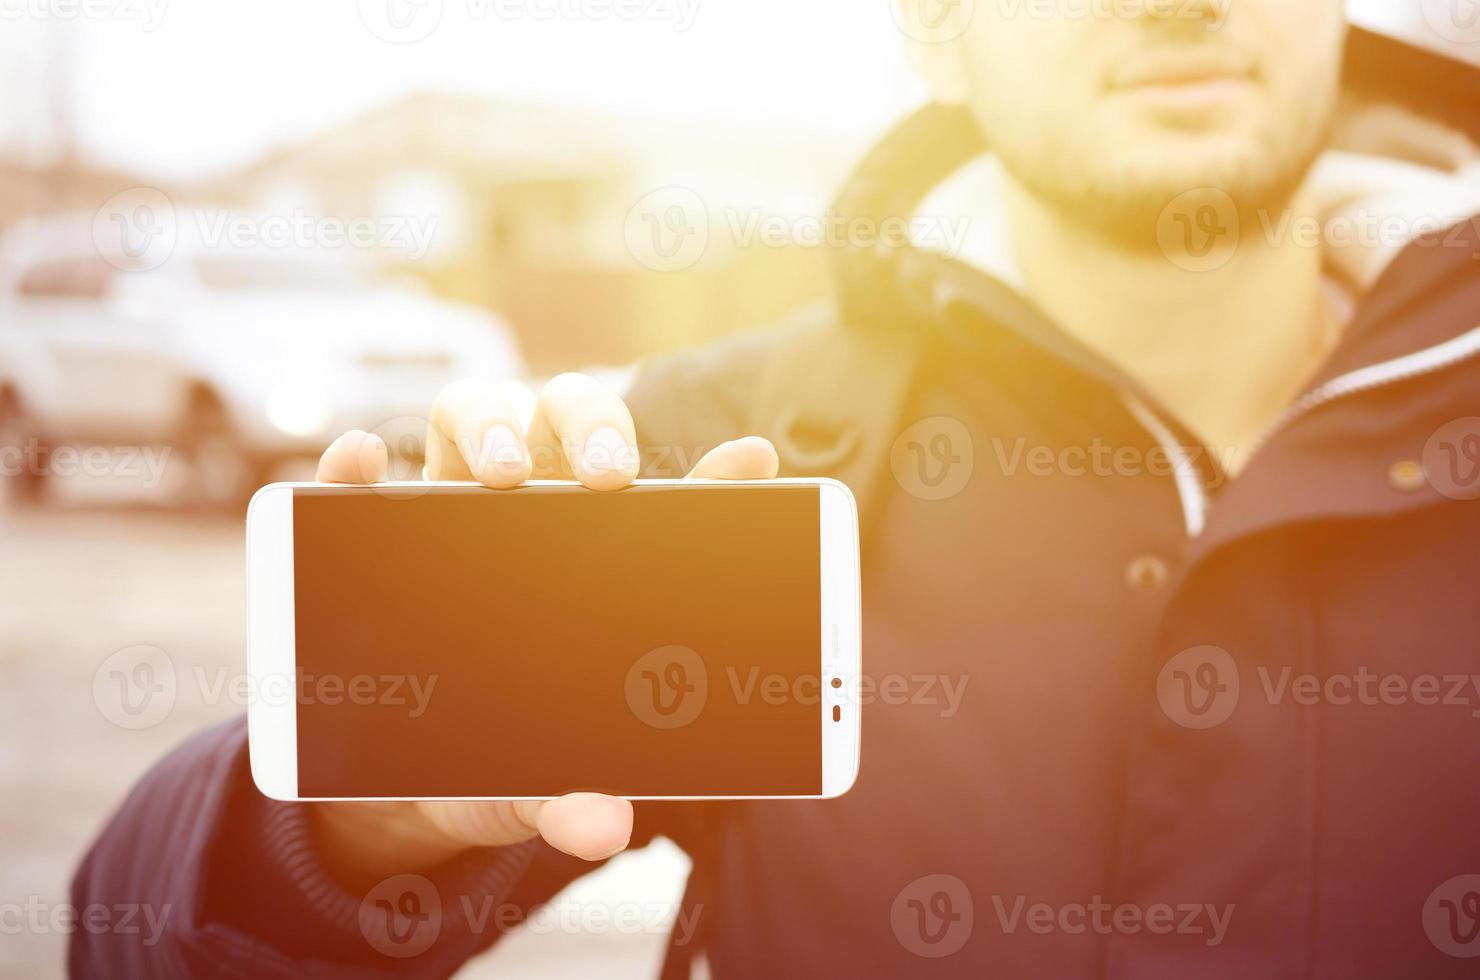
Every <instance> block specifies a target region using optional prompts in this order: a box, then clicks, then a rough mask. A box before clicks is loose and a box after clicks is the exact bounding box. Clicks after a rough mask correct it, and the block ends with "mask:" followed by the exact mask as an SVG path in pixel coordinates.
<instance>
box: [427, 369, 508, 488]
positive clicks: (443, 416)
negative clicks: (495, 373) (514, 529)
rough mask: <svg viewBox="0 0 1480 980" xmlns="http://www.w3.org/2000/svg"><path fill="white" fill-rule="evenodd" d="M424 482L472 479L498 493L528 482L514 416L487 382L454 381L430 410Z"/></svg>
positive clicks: (506, 401) (496, 391) (503, 399)
mask: <svg viewBox="0 0 1480 980" xmlns="http://www.w3.org/2000/svg"><path fill="white" fill-rule="evenodd" d="M426 458H427V462H426V476H427V479H428V480H477V481H478V482H480V483H482V484H484V485H486V486H490V487H498V488H501V489H502V488H508V487H517V486H518V485H519V484H521V483H523V482H524V481H525V480H527V479H529V474H530V460H529V452H528V450H527V449H526V448H525V445H524V433H523V431H522V430H521V428H520V425H519V417H518V415H517V414H516V413H515V411H514V408H513V406H511V405H510V404H509V402H508V400H507V399H506V398H504V396H503V395H502V394H500V393H499V391H498V389H497V388H496V387H495V386H494V385H493V384H491V383H490V382H487V381H474V380H467V381H455V382H453V383H452V384H450V385H448V386H447V387H446V388H443V389H442V392H441V393H440V394H439V395H438V396H437V400H436V401H435V402H434V403H433V405H432V417H431V420H430V424H429V425H428V426H427V448H426Z"/></svg>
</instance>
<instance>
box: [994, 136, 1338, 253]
mask: <svg viewBox="0 0 1480 980" xmlns="http://www.w3.org/2000/svg"><path fill="white" fill-rule="evenodd" d="M1309 163H1310V161H1309V160H1306V159H1304V158H1303V157H1302V158H1300V159H1296V160H1292V159H1290V158H1289V156H1288V155H1286V156H1285V157H1284V158H1283V159H1281V156H1280V155H1279V154H1275V153H1271V152H1270V151H1269V150H1268V148H1267V147H1265V146H1263V145H1262V141H1251V140H1249V139H1247V138H1246V137H1245V138H1236V137H1232V136H1207V135H1204V136H1201V137H1198V138H1195V139H1194V138H1190V137H1185V136H1181V135H1173V136H1168V135H1165V134H1162V135H1160V136H1158V137H1156V138H1148V139H1145V140H1142V141H1140V142H1139V143H1137V144H1135V145H1134V146H1126V145H1121V146H1117V147H1113V148H1112V147H1101V148H1099V150H1098V151H1096V150H1093V149H1085V151H1084V152H1083V153H1082V154H1080V155H1077V159H1076V162H1075V164H1074V165H1073V166H1072V167H1071V168H1070V170H1069V172H1065V171H1060V172H1054V171H1055V170H1057V169H1058V168H1054V167H1047V168H1041V167H1040V168H1037V169H1036V171H1034V170H1032V169H1028V168H1025V171H1024V172H1020V173H1019V174H1018V176H1019V178H1020V179H1021V180H1022V181H1023V183H1025V184H1026V185H1027V186H1028V187H1029V189H1030V190H1031V191H1032V192H1033V193H1034V194H1035V196H1037V197H1039V198H1040V199H1041V200H1044V201H1045V202H1047V203H1049V204H1051V205H1052V206H1054V207H1055V208H1056V209H1057V210H1059V211H1060V212H1061V213H1062V214H1063V215H1064V216H1065V217H1066V218H1068V219H1069V220H1070V221H1073V222H1074V223H1076V224H1080V225H1083V226H1084V227H1085V228H1086V229H1087V230H1091V231H1095V232H1097V233H1099V234H1102V235H1104V236H1106V237H1109V238H1112V239H1114V240H1116V241H1117V242H1119V243H1121V244H1123V245H1125V246H1127V247H1132V248H1151V249H1154V248H1156V247H1157V235H1158V229H1159V227H1160V226H1161V225H1162V224H1163V223H1164V222H1165V219H1166V215H1167V212H1168V210H1169V209H1172V210H1175V209H1178V208H1193V209H1198V208H1206V207H1208V206H1216V207H1217V208H1218V209H1219V211H1225V212H1226V211H1231V212H1233V213H1236V214H1237V216H1238V217H1239V218H1240V219H1254V218H1256V216H1257V215H1258V214H1259V213H1261V212H1267V213H1273V212H1277V211H1278V210H1280V209H1281V208H1284V207H1285V206H1286V205H1287V204H1288V202H1289V200H1290V198H1291V196H1292V195H1293V193H1294V192H1295V190H1296V189H1297V188H1298V187H1299V185H1300V182H1301V180H1302V178H1303V176H1304V173H1305V171H1306V170H1307V168H1308V166H1309ZM1009 167H1010V168H1011V163H1009Z"/></svg>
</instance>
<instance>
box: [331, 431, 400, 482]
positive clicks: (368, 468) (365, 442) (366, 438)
mask: <svg viewBox="0 0 1480 980" xmlns="http://www.w3.org/2000/svg"><path fill="white" fill-rule="evenodd" d="M387 458H388V457H387V453H386V449H385V440H384V439H382V438H380V436H377V435H375V434H374V433H370V432H363V431H361V430H360V429H352V430H350V431H349V432H346V433H345V434H344V435H342V436H340V437H339V438H338V439H335V440H334V441H333V442H331V443H330V444H329V448H328V449H325V450H324V455H322V456H320V457H319V472H318V476H317V477H315V479H317V480H318V481H319V482H320V483H379V482H380V481H381V480H384V479H385V469H386V465H387Z"/></svg>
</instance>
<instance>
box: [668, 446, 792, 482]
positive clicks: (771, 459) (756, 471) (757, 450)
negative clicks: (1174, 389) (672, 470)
mask: <svg viewBox="0 0 1480 980" xmlns="http://www.w3.org/2000/svg"><path fill="white" fill-rule="evenodd" d="M780 469H781V460H780V459H779V458H778V457H777V456H776V447H775V446H773V445H771V441H770V440H769V439H762V438H761V437H760V436H746V437H745V438H743V439H735V440H733V441H731V442H726V443H721V444H720V445H718V446H715V447H714V448H713V449H711V450H709V452H707V453H705V454H704V457H703V458H702V459H700V460H699V462H698V463H696V464H694V468H693V469H692V470H690V471H689V475H688V477H687V478H686V479H690V480H773V479H775V478H776V474H777V472H778V471H780Z"/></svg>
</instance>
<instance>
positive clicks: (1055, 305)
mask: <svg viewBox="0 0 1480 980" xmlns="http://www.w3.org/2000/svg"><path fill="white" fill-rule="evenodd" d="M1005 189H1006V194H1007V198H1008V207H1009V215H1010V223H1011V233H1012V241H1013V249H1014V253H1015V255H1016V258H1017V263H1018V267H1019V271H1020V273H1021V277H1022V283H1023V287H1024V289H1025V291H1026V292H1027V295H1028V296H1029V298H1031V299H1032V300H1033V302H1034V303H1036V304H1037V305H1038V306H1039V307H1040V308H1041V309H1042V310H1043V311H1044V312H1045V313H1047V314H1048V315H1049V316H1050V317H1051V318H1052V319H1053V320H1054V321H1055V322H1056V323H1057V324H1058V325H1059V326H1060V327H1062V328H1063V329H1064V330H1066V331H1068V332H1069V333H1070V334H1071V335H1073V336H1074V337H1075V338H1076V339H1077V340H1078V341H1079V342H1080V343H1082V344H1084V345H1086V346H1087V347H1089V348H1091V349H1092V350H1094V351H1096V352H1098V353H1099V354H1100V355H1101V356H1103V357H1105V358H1106V359H1108V360H1109V361H1111V362H1112V363H1114V364H1115V365H1117V366H1118V367H1119V368H1120V369H1121V370H1123V371H1125V372H1126V373H1128V374H1129V375H1130V376H1132V377H1134V378H1135V379H1136V380H1137V381H1139V382H1140V383H1141V384H1142V385H1143V386H1145V388H1146V389H1147V391H1149V392H1150V393H1151V394H1152V395H1153V396H1154V397H1155V398H1156V399H1157V400H1159V401H1160V403H1161V404H1162V405H1163V406H1164V407H1165V408H1166V409H1167V410H1168V411H1170V412H1172V413H1174V414H1175V415H1176V416H1177V418H1178V420H1179V421H1180V422H1181V423H1182V424H1183V425H1185V426H1186V427H1187V428H1188V429H1189V430H1190V431H1191V432H1193V433H1194V434H1195V435H1196V436H1197V437H1198V438H1199V439H1201V440H1202V441H1203V442H1204V443H1205V444H1206V445H1207V446H1208V447H1209V448H1210V449H1211V450H1212V451H1214V452H1215V453H1217V454H1218V458H1219V459H1220V460H1222V461H1223V462H1224V463H1225V465H1227V466H1228V467H1229V468H1230V469H1231V470H1232V471H1233V472H1237V471H1238V470H1239V469H1241V468H1242V466H1243V464H1244V462H1245V461H1246V459H1247V457H1248V454H1249V453H1250V452H1251V451H1252V450H1253V449H1254V447H1255V445H1256V443H1257V442H1258V440H1259V438H1260V436H1261V434H1262V433H1263V432H1264V431H1265V430H1266V429H1267V428H1268V427H1269V425H1270V424H1271V423H1272V422H1273V421H1274V420H1275V419H1276V418H1277V417H1278V416H1279V414H1280V413H1281V412H1282V411H1283V410H1284V409H1285V408H1286V407H1287V406H1288V405H1289V404H1290V403H1291V402H1292V401H1293V400H1294V399H1295V398H1296V397H1298V396H1299V395H1300V394H1301V393H1302V391H1303V389H1304V387H1305V385H1306V384H1307V382H1308V381H1309V380H1310V378H1311V376H1312V374H1314V372H1315V371H1316V370H1317V369H1318V368H1319V366H1320V364H1321V362H1322V361H1324V360H1325V357H1326V355H1327V354H1328V353H1329V352H1330V349H1331V346H1332V343H1333V341H1334V333H1335V331H1334V325H1333V324H1332V322H1331V319H1330V317H1329V316H1328V315H1327V314H1326V312H1325V311H1326V303H1325V301H1324V299H1323V295H1322V285H1321V256H1320V252H1319V250H1318V249H1313V248H1310V247H1308V246H1306V245H1303V244H1301V243H1299V242H1297V241H1295V240H1294V238H1293V237H1292V236H1283V240H1282V241H1280V242H1278V243H1275V242H1271V241H1269V240H1268V236H1265V235H1263V234H1262V233H1260V232H1259V230H1258V229H1257V228H1254V229H1251V228H1245V229H1244V232H1245V233H1244V235H1243V239H1242V241H1241V243H1240V244H1239V247H1238V248H1237V249H1236V250H1235V251H1234V253H1233V254H1232V255H1230V256H1229V257H1228V261H1227V262H1225V263H1223V264H1221V265H1220V266H1218V267H1217V268H1212V269H1209V270H1207V271H1200V272H1191V271H1188V270H1187V269H1186V268H1184V267H1182V266H1179V265H1178V264H1176V263H1174V262H1173V261H1172V260H1171V259H1170V258H1168V257H1167V256H1165V255H1163V254H1162V253H1161V252H1160V251H1153V252H1151V253H1150V254H1147V253H1145V252H1135V251H1131V250H1127V249H1123V248H1119V247H1117V246H1116V245H1115V243H1113V242H1111V241H1109V240H1108V239H1106V238H1104V237H1102V236H1100V235H1098V234H1096V233H1094V232H1093V231H1091V230H1089V229H1087V228H1085V227H1084V226H1082V225H1076V224H1075V223H1073V222H1072V221H1070V220H1067V219H1066V218H1065V217H1064V216H1063V215H1061V214H1059V213H1058V212H1056V211H1055V210H1054V209H1052V208H1050V207H1048V206H1046V205H1045V204H1043V203H1042V202H1041V201H1039V200H1038V199H1036V198H1034V197H1032V196H1031V195H1030V194H1028V192H1027V191H1026V190H1025V189H1023V187H1022V186H1021V185H1019V184H1017V183H1015V182H1014V181H1012V180H1011V178H1008V179H1007V180H1006V181H1005ZM1292 207H1298V205H1292ZM1297 214H1299V212H1298V211H1297Z"/></svg>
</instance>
